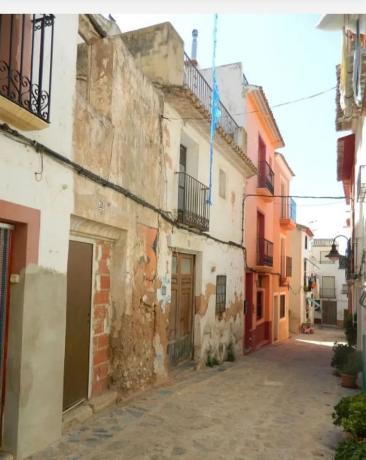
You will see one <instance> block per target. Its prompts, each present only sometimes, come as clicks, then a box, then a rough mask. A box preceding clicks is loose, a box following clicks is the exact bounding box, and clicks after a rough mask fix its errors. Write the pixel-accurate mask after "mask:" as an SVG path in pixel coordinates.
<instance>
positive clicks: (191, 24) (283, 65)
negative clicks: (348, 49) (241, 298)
mask: <svg viewBox="0 0 366 460" xmlns="http://www.w3.org/2000/svg"><path fill="white" fill-rule="evenodd" d="M112 15H113V17H114V18H115V19H116V20H117V23H118V25H119V26H120V28H121V30H122V32H126V31H128V30H133V29H137V28H140V27H145V26H148V25H152V24H157V23H160V22H165V21H169V22H171V23H172V24H173V26H174V27H175V29H176V30H177V32H178V33H179V34H180V35H181V37H182V38H183V40H184V42H185V48H186V51H187V52H188V54H190V52H191V36H192V29H198V33H199V35H198V62H199V65H200V67H202V68H205V67H210V66H211V62H212V45H213V14H201V15H200V14H194V15H192V14H169V15H168V14H166V15H161V14H160V15H153V14H148V15H135V14H124V15H118V14H116V15H115V14H113V13H112ZM320 17H321V15H319V14H305V13H291V14H279V13H271V14H242V13H240V14H227V13H222V14H219V17H218V35H217V52H216V64H217V65H223V64H229V63H232V62H242V64H243V69H244V73H245V76H246V78H247V80H248V81H249V83H252V84H255V85H261V86H263V89H264V91H265V93H266V96H267V99H268V101H269V104H270V105H271V106H272V105H276V104H280V103H283V102H287V101H290V100H293V99H298V98H302V97H306V96H310V95H313V94H314V93H319V92H321V91H326V90H329V89H330V88H332V87H335V85H336V73H335V66H336V64H338V63H339V60H340V54H341V34H340V32H324V31H321V30H319V29H317V28H316V24H317V23H318V21H319V19H320ZM272 111H273V113H274V116H275V118H276V121H277V124H278V126H279V129H280V131H281V133H282V137H283V139H284V141H285V144H286V145H285V147H284V148H283V149H279V151H281V152H282V153H283V154H284V155H285V156H286V159H287V161H288V163H289V165H290V166H291V168H292V170H293V171H294V173H295V177H294V179H293V181H292V184H291V194H293V195H320V196H343V195H344V192H343V187H342V183H341V182H337V177H336V158H337V151H336V140H337V137H340V136H341V135H344V133H336V131H335V89H333V90H331V91H328V92H326V93H325V94H323V95H321V96H319V97H315V98H312V99H309V100H306V101H303V102H298V103H294V104H290V105H286V106H284V107H278V108H273V109H272ZM295 201H296V202H297V221H298V222H299V223H301V224H304V225H308V226H309V227H310V228H311V229H312V230H313V231H314V233H315V236H316V237H321V238H332V237H334V236H336V235H337V234H339V233H342V234H345V233H346V235H347V231H348V230H347V229H346V228H345V220H346V217H348V216H349V215H350V214H349V212H348V208H346V206H345V204H344V201H343V200H339V201H336V200H329V199H325V200H315V201H314V200H312V201H310V200H305V199H296V200H295ZM339 241H341V240H339Z"/></svg>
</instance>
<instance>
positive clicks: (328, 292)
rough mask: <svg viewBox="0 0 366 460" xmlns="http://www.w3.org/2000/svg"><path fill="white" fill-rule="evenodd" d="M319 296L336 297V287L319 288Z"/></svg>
mask: <svg viewBox="0 0 366 460" xmlns="http://www.w3.org/2000/svg"><path fill="white" fill-rule="evenodd" d="M320 297H323V298H328V299H335V298H336V289H335V287H334V288H323V287H322V288H320Z"/></svg>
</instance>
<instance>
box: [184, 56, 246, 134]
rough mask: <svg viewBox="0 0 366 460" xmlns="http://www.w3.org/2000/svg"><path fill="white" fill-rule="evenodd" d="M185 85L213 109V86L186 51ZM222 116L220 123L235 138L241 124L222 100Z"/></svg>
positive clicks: (205, 105)
mask: <svg viewBox="0 0 366 460" xmlns="http://www.w3.org/2000/svg"><path fill="white" fill-rule="evenodd" d="M183 83H184V85H185V86H187V87H188V88H189V89H190V90H191V91H192V92H193V93H194V94H195V95H196V96H197V97H198V99H199V100H200V101H201V103H202V104H203V105H204V107H205V108H206V110H208V112H210V111H211V93H212V88H211V86H210V84H209V83H208V82H207V80H206V79H205V77H204V76H203V75H202V74H201V72H200V71H199V70H198V69H197V66H196V65H195V63H194V62H193V61H192V60H191V59H190V58H189V57H188V55H187V54H186V53H184V82H183ZM220 112H221V115H220V118H219V120H218V124H219V125H220V126H221V127H222V128H223V129H224V130H225V131H226V132H227V133H228V134H229V135H230V136H232V137H233V138H235V134H236V132H237V130H238V129H239V125H238V124H237V123H236V121H235V120H234V118H233V117H232V116H231V115H230V113H229V111H228V110H227V108H226V107H225V106H224V104H223V103H222V102H221V101H220Z"/></svg>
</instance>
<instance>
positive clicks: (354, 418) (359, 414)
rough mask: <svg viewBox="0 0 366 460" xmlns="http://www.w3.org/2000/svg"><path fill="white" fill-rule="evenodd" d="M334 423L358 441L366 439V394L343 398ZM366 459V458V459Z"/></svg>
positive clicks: (335, 409)
mask: <svg viewBox="0 0 366 460" xmlns="http://www.w3.org/2000/svg"><path fill="white" fill-rule="evenodd" d="M332 417H333V423H334V425H337V426H342V428H343V429H344V430H345V431H348V432H349V433H350V434H351V435H352V437H353V438H354V439H356V440H359V439H364V438H365V437H366V394H364V393H360V394H357V395H354V396H347V397H344V398H342V399H341V400H340V401H339V402H338V404H337V405H336V406H334V412H333V414H332ZM365 458H366V457H365Z"/></svg>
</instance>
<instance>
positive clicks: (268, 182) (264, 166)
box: [258, 160, 274, 195]
mask: <svg viewBox="0 0 366 460" xmlns="http://www.w3.org/2000/svg"><path fill="white" fill-rule="evenodd" d="M258 187H260V188H266V189H267V190H268V191H269V192H271V194H272V195H273V193H274V172H273V171H272V168H271V167H270V165H269V164H268V163H267V162H266V161H264V160H263V161H260V162H259V168H258Z"/></svg>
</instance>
